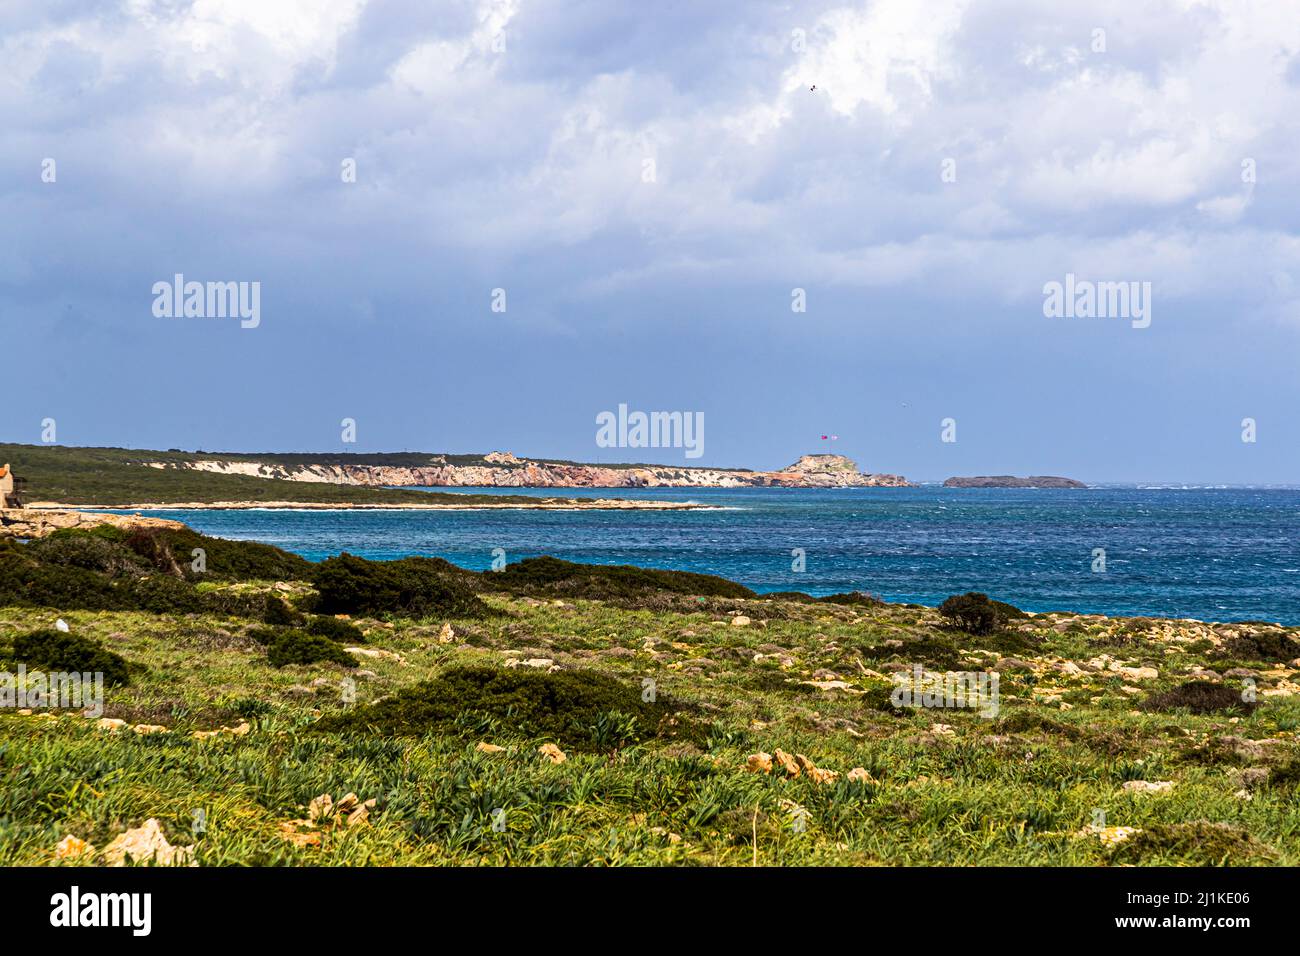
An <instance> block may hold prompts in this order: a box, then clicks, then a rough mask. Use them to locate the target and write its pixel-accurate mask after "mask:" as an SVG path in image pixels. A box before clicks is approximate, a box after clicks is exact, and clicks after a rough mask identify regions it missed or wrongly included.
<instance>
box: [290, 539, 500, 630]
mask: <svg viewBox="0 0 1300 956" xmlns="http://www.w3.org/2000/svg"><path fill="white" fill-rule="evenodd" d="M449 569H450V570H449ZM458 573H459V569H457V568H455V566H454V565H451V564H450V563H448V562H446V561H443V560H441V559H440V558H402V559H401V560H399V561H368V560H366V559H365V558H358V557H356V556H354V555H351V554H348V553H347V552H344V553H343V554H340V555H339V556H338V557H336V558H327V559H326V560H325V561H322V562H321V563H320V564H318V565H317V566H316V568H315V571H314V572H313V574H312V583H313V584H314V585H315V587H316V590H317V591H319V592H320V598H319V600H318V601H317V604H316V610H318V611H320V612H321V613H322V614H372V615H378V614H399V615H402V616H405V617H427V616H431V615H438V616H441V617H484V616H486V615H487V614H489V613H490V609H489V608H488V606H487V605H486V604H484V603H483V602H482V601H481V600H480V599H479V597H478V595H476V594H475V593H474V592H473V591H472V590H471V589H470V588H469V587H468V586H467V585H465V584H464V583H462V580H461V579H460V577H459V576H458Z"/></svg>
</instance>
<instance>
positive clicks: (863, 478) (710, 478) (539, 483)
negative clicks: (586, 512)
mask: <svg viewBox="0 0 1300 956" xmlns="http://www.w3.org/2000/svg"><path fill="white" fill-rule="evenodd" d="M148 464H149V467H152V468H162V469H180V470H189V471H203V472H209V473H213V474H223V475H246V476H251V477H256V478H274V479H279V480H282V481H304V482H321V483H329V484H339V485H361V486H366V487H387V488H401V487H439V488H746V487H770V488H867V487H885V488H903V487H909V486H910V485H911V482H909V481H908V480H907V479H906V478H904V477H902V476H901V475H886V474H870V473H865V472H860V471H858V466H857V464H856V462H854V461H853V460H852V459H849V458H845V457H844V456H843V455H804V456H803V457H801V458H800V459H799V460H798V461H796V462H795V463H794V464H792V465H789V466H787V467H786V468H782V469H780V470H779V471H753V470H746V469H723V468H691V467H684V466H683V467H678V466H674V465H638V466H627V467H611V466H605V465H592V464H575V463H568V462H554V461H535V460H530V459H527V458H517V457H515V456H514V455H512V454H510V453H509V452H492V453H490V454H487V455H484V456H483V457H482V459H481V463H480V464H460V465H458V464H451V463H448V461H447V459H446V457H445V456H442V455H431V456H430V457H429V464H428V465H417V466H396V465H379V464H365V463H359V464H351V463H349V464H335V463H323V462H322V463H303V464H282V463H276V462H267V461H258V460H255V459H250V460H247V461H239V460H234V459H230V458H224V457H223V458H196V459H194V460H193V461H186V462H174V461H166V462H161V461H160V462H150V463H148Z"/></svg>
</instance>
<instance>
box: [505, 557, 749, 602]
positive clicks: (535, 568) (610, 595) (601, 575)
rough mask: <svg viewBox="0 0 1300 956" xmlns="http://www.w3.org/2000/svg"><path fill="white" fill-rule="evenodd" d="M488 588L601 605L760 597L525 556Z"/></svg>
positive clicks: (738, 588)
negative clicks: (661, 598)
mask: <svg viewBox="0 0 1300 956" xmlns="http://www.w3.org/2000/svg"><path fill="white" fill-rule="evenodd" d="M481 580H482V584H483V586H484V587H487V588H490V589H492V590H498V591H509V592H511V593H513V594H547V595H553V596H556V597H572V598H586V599H589V600H598V601H627V600H636V599H638V598H641V597H643V596H644V595H645V594H646V592H653V591H667V592H670V593H673V594H683V595H690V596H697V597H722V598H757V597H758V595H757V594H755V593H754V592H753V591H751V590H750V589H749V588H747V587H745V586H744V585H741V584H736V583H735V582H734V581H728V580H727V579H726V578H720V577H716V576H714V575H712V574H696V573H694V572H692V571H664V570H660V569H657V568H637V567H633V566H632V565H627V564H613V565H611V564H579V563H577V562H574V561H562V560H560V559H559V558H552V557H540V558H525V559H524V560H523V561H518V562H516V563H515V564H510V565H507V566H506V567H505V568H504V569H502V570H501V571H485V572H484V573H483V574H482V575H481Z"/></svg>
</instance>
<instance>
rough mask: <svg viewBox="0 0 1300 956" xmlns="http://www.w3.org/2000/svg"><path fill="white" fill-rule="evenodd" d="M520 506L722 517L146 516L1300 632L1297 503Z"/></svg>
mask: <svg viewBox="0 0 1300 956" xmlns="http://www.w3.org/2000/svg"><path fill="white" fill-rule="evenodd" d="M438 490H443V489H438ZM445 490H451V491H457V490H458V491H465V489H445ZM474 490H475V491H476V492H481V491H483V489H474ZM488 490H489V491H492V490H496V491H498V492H499V493H501V494H519V493H521V492H520V491H519V490H518V489H488ZM522 493H531V494H537V495H542V496H553V495H556V494H557V493H558V494H564V495H574V496H586V497H601V496H604V497H609V496H613V495H617V496H620V497H636V498H657V499H671V500H679V501H688V500H689V501H698V502H701V503H707V504H712V505H720V506H723V508H724V509H725V510H717V511H683V512H660V513H654V512H590V511H589V512H582V511H564V512H543V511H516V510H510V511H432V512H412V511H379V512H367V511H287V512H286V511H171V510H169V511H159V512H152V513H153V514H158V515H160V516H164V517H174V518H177V519H179V520H182V521H184V522H186V523H187V524H189V525H190V526H192V527H193V528H195V529H196V530H198V531H202V532H204V533H206V534H214V535H219V536H222V537H227V538H246V539H255V540H258V541H266V542H269V543H271V544H276V545H279V546H280V547H283V548H286V549H288V550H290V551H296V552H297V553H299V554H302V555H304V556H306V557H308V558H311V559H313V560H319V559H320V558H323V557H325V556H327V555H331V554H337V553H338V552H340V551H345V550H346V551H350V552H352V553H353V554H359V555H364V556H366V557H371V558H397V557H402V556H404V555H410V554H423V555H437V556H440V557H444V558H447V559H448V560H450V561H453V562H455V563H456V564H459V565H462V566H464V567H467V568H474V569H480V570H481V569H484V568H487V567H489V566H490V564H491V562H492V552H493V549H494V548H502V549H504V551H505V555H506V558H507V560H509V561H517V560H519V559H521V558H525V557H530V556H535V555H540V554H550V555H554V556H556V557H559V558H566V559H568V560H571V561H587V562H593V563H604V564H635V565H641V566H644V567H659V568H675V569H680V570H686V571H701V572H705V573H708V574H719V575H722V576H724V577H727V578H731V579H732V580H735V581H739V582H741V583H742V584H746V585H748V586H749V587H751V588H753V589H754V590H756V591H782V590H799V591H806V592H808V593H810V594H829V593H833V592H836V591H850V590H866V591H871V592H872V593H874V594H878V595H880V596H881V597H883V598H885V599H886V600H889V601H912V602H917V603H922V604H937V603H938V602H940V601H942V600H943V599H944V598H945V597H947V596H948V595H949V594H953V593H956V592H962V591H967V590H980V591H986V592H988V593H989V594H990V595H992V596H994V597H997V598H999V599H1001V600H1005V601H1010V602H1011V603H1013V604H1016V605H1017V606H1019V607H1022V608H1025V609H1026V610H1033V611H1047V610H1069V611H1080V612H1093V613H1102V614H1145V615H1159V616H1171V617H1194V618H1200V619H1202V620H1219V621H1229V620H1269V621H1279V622H1282V623H1287V624H1300V490H1295V489H1289V490H1287V489H1240V488H1217V489H1139V488H1097V489H1088V490H1083V491H1032V490H1001V489H948V488H940V487H937V486H926V487H920V488H888V489H886V488H858V489H842V490H841V489H836V490H829V489H828V490H822V489H767V488H746V489H738V490H728V489H665V488H658V489H650V490H644V491H628V490H618V491H610V490H607V489H602V490H595V491H577V490H568V489H566V490H562V491H559V492H557V491H555V490H545V491H541V490H539V491H535V492H527V491H525V492H522ZM796 548H802V549H803V551H804V554H805V559H806V570H804V571H803V572H796V571H794V570H792V567H791V566H792V562H793V561H794V558H793V557H792V556H791V551H792V550H793V549H796ZM1096 548H1104V549H1105V552H1106V570H1105V573H1096V572H1094V571H1093V570H1092V565H1093V561H1094V558H1093V551H1094V549H1096Z"/></svg>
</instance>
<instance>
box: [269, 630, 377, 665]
mask: <svg viewBox="0 0 1300 956" xmlns="http://www.w3.org/2000/svg"><path fill="white" fill-rule="evenodd" d="M250 634H251V632H250ZM259 636H261V635H259ZM266 659H267V660H268V661H270V662H271V664H272V665H273V666H275V667H284V666H286V665H288V664H317V663H320V662H321V661H329V662H331V663H334V664H339V665H341V666H343V667H356V666H357V659H356V658H355V657H353V656H352V655H351V654H349V653H348V652H347V651H345V650H343V648H342V647H340V646H339V645H338V644H336V643H335V642H334V641H331V640H330V639H329V638H328V637H321V636H320V635H318V634H308V633H307V632H306V631H298V630H293V629H287V630H282V631H278V632H275V633H274V634H273V635H271V636H270V641H269V643H268V644H267V648H266Z"/></svg>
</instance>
